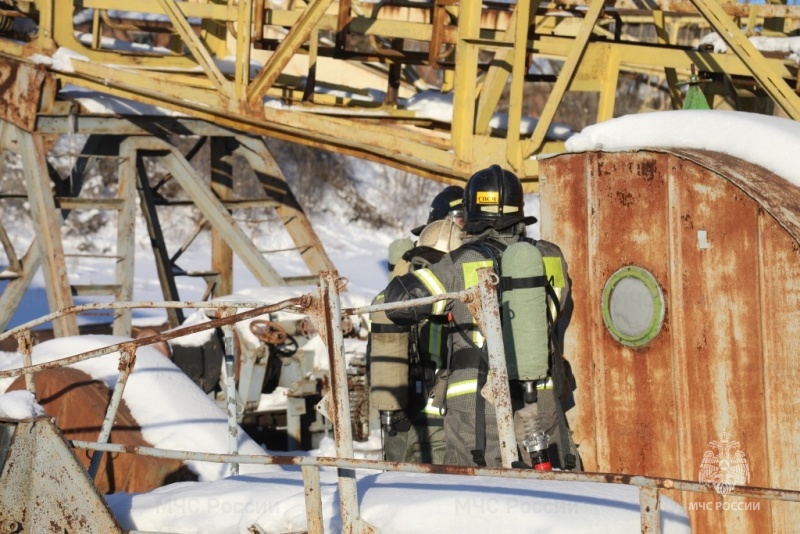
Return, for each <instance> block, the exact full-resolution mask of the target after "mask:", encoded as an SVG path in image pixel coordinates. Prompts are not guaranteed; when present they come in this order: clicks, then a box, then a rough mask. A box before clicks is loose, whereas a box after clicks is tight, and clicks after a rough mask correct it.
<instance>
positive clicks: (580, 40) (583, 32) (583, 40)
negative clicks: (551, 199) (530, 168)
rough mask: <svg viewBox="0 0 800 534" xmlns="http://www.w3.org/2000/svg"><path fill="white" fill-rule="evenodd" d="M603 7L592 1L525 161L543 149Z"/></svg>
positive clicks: (598, 0)
mask: <svg viewBox="0 0 800 534" xmlns="http://www.w3.org/2000/svg"><path fill="white" fill-rule="evenodd" d="M603 7H604V0H592V3H591V5H590V6H589V11H587V13H586V17H585V18H584V19H583V23H582V24H581V29H580V30H579V31H578V35H577V37H575V42H574V43H572V49H571V50H570V52H569V54H568V55H567V59H566V60H565V61H564V66H563V67H562V68H561V72H560V73H559V74H558V79H557V80H556V83H555V84H554V85H553V90H552V92H551V93H550V97H549V98H548V99H547V103H546V104H545V106H544V109H543V110H542V113H541V114H540V115H539V122H537V123H536V128H534V130H533V134H532V135H531V138H530V140H529V141H528V143H527V144H526V145H525V148H524V149H523V151H522V157H523V159H527V158H528V157H529V156H530V155H532V154H534V153H535V152H536V151H538V150H539V149H540V148H541V146H542V142H543V141H544V137H545V135H546V134H547V129H548V128H549V127H550V123H551V122H553V117H555V114H556V110H557V109H558V105H559V104H560V103H561V98H562V97H563V96H564V93H565V92H566V90H567V87H569V84H570V82H571V81H572V77H573V75H574V74H575V71H576V70H577V69H578V64H579V63H580V61H581V57H582V56H583V53H584V51H585V50H586V45H587V44H588V43H589V37H590V36H591V35H592V30H593V29H594V25H595V24H596V23H597V19H598V18H600V14H601V13H602V12H603Z"/></svg>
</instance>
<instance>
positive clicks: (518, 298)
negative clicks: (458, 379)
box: [500, 241, 549, 402]
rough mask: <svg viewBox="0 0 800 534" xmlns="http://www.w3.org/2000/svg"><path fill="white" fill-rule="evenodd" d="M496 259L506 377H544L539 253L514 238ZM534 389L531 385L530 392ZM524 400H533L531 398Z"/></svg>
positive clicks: (543, 295)
mask: <svg viewBox="0 0 800 534" xmlns="http://www.w3.org/2000/svg"><path fill="white" fill-rule="evenodd" d="M500 262H501V264H500V271H501V273H502V278H501V281H500V287H501V289H502V297H501V303H500V309H501V317H502V323H503V345H504V347H505V351H506V365H507V367H508V377H509V378H510V379H517V380H520V381H522V382H523V383H527V382H531V381H535V380H540V379H543V378H546V377H547V370H548V349H549V340H548V334H549V328H548V324H547V293H546V291H545V284H546V277H545V270H544V260H543V259H542V253H541V252H540V251H539V249H538V248H536V246H535V245H533V244H531V243H530V242H528V241H518V242H516V243H514V244H512V245H510V246H509V247H508V248H507V249H506V250H505V252H504V253H503V256H502V257H501V259H500ZM535 391H536V390H535V387H534V388H533V390H532V392H531V393H532V394H533V395H534V396H535ZM527 396H528V395H526V397H527ZM526 401H527V402H535V398H534V399H527V398H526Z"/></svg>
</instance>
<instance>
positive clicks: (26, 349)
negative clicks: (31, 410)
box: [17, 330, 36, 395]
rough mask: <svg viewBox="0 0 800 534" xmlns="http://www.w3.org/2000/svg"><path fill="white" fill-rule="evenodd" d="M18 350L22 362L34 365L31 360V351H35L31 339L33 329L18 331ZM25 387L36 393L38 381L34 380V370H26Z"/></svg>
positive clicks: (27, 366)
mask: <svg viewBox="0 0 800 534" xmlns="http://www.w3.org/2000/svg"><path fill="white" fill-rule="evenodd" d="M17 350H19V353H20V354H22V364H23V365H24V366H25V367H26V368H28V369H30V367H31V365H33V361H32V360H31V352H33V341H32V339H31V331H30V330H23V331H22V332H18V333H17ZM25 389H27V390H28V391H29V392H31V393H33V394H34V395H36V383H35V382H34V380H33V372H32V371H30V370H28V371H26V372H25Z"/></svg>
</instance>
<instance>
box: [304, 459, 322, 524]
mask: <svg viewBox="0 0 800 534" xmlns="http://www.w3.org/2000/svg"><path fill="white" fill-rule="evenodd" d="M301 469H302V470H303V490H304V492H305V496H306V522H307V525H306V532H308V534H323V533H324V532H325V529H324V528H323V517H322V494H321V493H320V489H319V467H317V466H315V465H304V466H303V467H302V468H301Z"/></svg>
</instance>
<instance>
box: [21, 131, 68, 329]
mask: <svg viewBox="0 0 800 534" xmlns="http://www.w3.org/2000/svg"><path fill="white" fill-rule="evenodd" d="M11 128H16V127H11ZM16 137H17V141H18V146H19V148H18V149H19V151H20V155H21V156H22V161H23V166H24V172H23V175H24V178H25V187H26V189H27V192H28V200H29V202H30V211H31V218H32V219H33V226H34V232H35V234H36V243H37V245H38V246H39V247H40V251H39V254H40V257H41V258H47V261H46V262H42V267H43V268H42V273H43V275H44V280H45V289H46V291H47V301H48V303H49V305H50V309H51V310H59V309H63V308H67V307H69V306H72V304H73V300H72V294H71V292H70V284H69V277H68V275H67V266H66V262H65V260H64V245H63V243H62V241H61V226H62V223H63V220H62V216H61V210H59V209H58V208H57V207H56V205H55V200H54V198H53V192H52V191H51V189H50V175H49V174H48V172H47V160H46V159H45V153H44V146H43V143H42V138H41V136H38V135H33V134H30V133H27V132H24V131H22V130H19V129H17V132H16ZM53 329H54V330H55V332H56V334H57V335H58V336H73V335H77V334H78V321H77V319H76V318H75V317H60V318H58V319H56V320H55V321H54V322H53Z"/></svg>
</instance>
